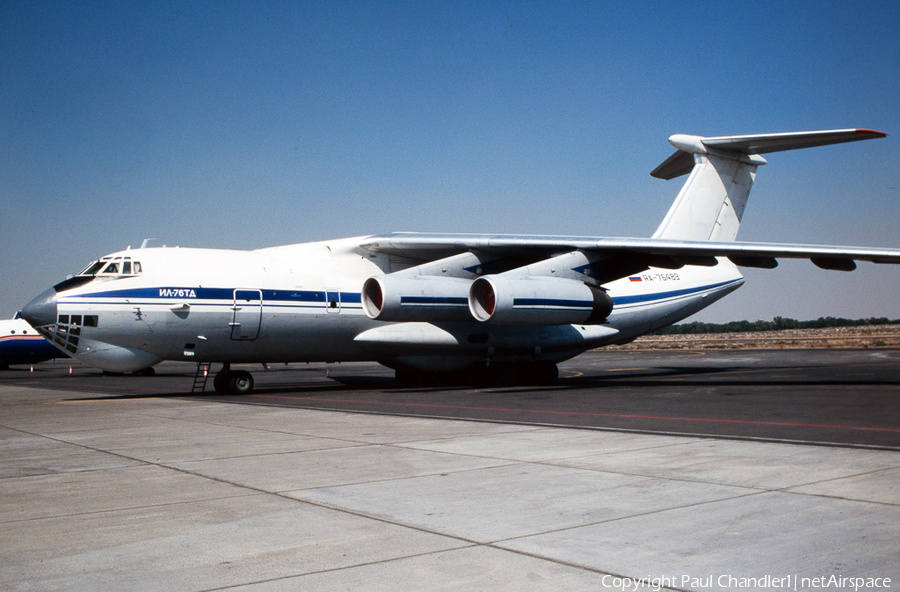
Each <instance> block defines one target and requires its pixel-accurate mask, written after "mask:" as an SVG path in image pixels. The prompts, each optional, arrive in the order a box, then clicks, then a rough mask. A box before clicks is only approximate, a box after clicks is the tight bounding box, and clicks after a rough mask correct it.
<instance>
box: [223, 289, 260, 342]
mask: <svg viewBox="0 0 900 592" xmlns="http://www.w3.org/2000/svg"><path fill="white" fill-rule="evenodd" d="M232 310H233V311H234V315H233V316H232V318H231V323H229V324H230V325H231V338H232V339H236V340H240V341H250V340H253V339H256V338H257V337H259V323H260V321H261V320H262V292H261V291H260V290H235V291H234V306H233V307H232Z"/></svg>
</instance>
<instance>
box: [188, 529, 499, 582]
mask: <svg viewBox="0 0 900 592" xmlns="http://www.w3.org/2000/svg"><path fill="white" fill-rule="evenodd" d="M442 536H443V535H442ZM483 546H485V545H481V544H478V543H474V544H470V545H463V546H461V547H453V548H451V549H442V550H439V551H428V552H427V553H413V554H411V555H404V556H402V557H391V558H389V559H381V560H379V561H366V562H362V563H355V564H353V565H345V566H342V567H333V568H330V569H319V570H314V571H309V572H304V573H299V574H291V575H286V576H279V577H277V578H266V579H262V580H253V581H250V582H242V583H239V584H230V585H228V586H222V587H216V588H206V589H205V590H203V591H202V592H217V591H219V590H233V589H234V588H241V587H244V586H253V585H257V584H269V583H272V582H282V581H285V580H292V579H295V578H305V577H308V576H315V575H320V574H326V573H337V572H341V571H345V570H348V569H359V568H361V567H369V566H371V565H383V564H386V563H395V562H397V561H406V560H408V559H414V558H416V557H428V556H430V555H441V554H443V553H456V552H458V551H462V550H464V549H474V548H478V547H483ZM502 550H503V551H507V552H513V553H514V551H508V550H506V549H502Z"/></svg>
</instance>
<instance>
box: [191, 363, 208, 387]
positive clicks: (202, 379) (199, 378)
mask: <svg viewBox="0 0 900 592" xmlns="http://www.w3.org/2000/svg"><path fill="white" fill-rule="evenodd" d="M210 365H211V364H210V363H209V362H200V363H199V364H197V373H196V374H194V386H192V387H191V392H192V393H196V392H197V391H200V392H201V393H202V392H204V391H205V390H206V381H207V380H209V367H210Z"/></svg>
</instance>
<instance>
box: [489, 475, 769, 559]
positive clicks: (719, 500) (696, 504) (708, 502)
mask: <svg viewBox="0 0 900 592" xmlns="http://www.w3.org/2000/svg"><path fill="white" fill-rule="evenodd" d="M660 480H663V481H675V479H663V478H660ZM771 493H778V492H774V491H768V490H760V491H751V492H749V493H743V494H741V495H734V496H727V497H721V498H717V499H712V500H704V501H699V502H693V503H689V504H682V505H678V506H669V507H666V508H658V509H656V510H648V511H646V512H637V513H635V514H629V515H628V516H618V517H616V518H607V519H605V520H597V521H594V522H585V523H584V524H577V525H574V526H565V527H562V528H554V529H550V530H546V531H544V532H539V533H532V534H525V535H518V536H514V537H509V538H506V539H499V540H496V541H491V542H490V543H489V544H491V545H500V544H501V543H507V542H510V541H518V540H521V539H528V538H531V537H537V536H543V535H546V534H556V533H560V532H566V531H569V530H578V529H580V528H587V527H591V526H598V525H600V524H610V523H612V522H621V521H623V520H631V519H632V518H643V517H645V516H653V515H656V514H664V513H666V512H672V511H676V510H684V509H685V508H695V507H699V506H707V505H711V504H719V503H722V502H729V501H733V500H737V499H743V498H747V497H753V496H757V495H769V494H771ZM499 548H501V549H502V548H504V547H499Z"/></svg>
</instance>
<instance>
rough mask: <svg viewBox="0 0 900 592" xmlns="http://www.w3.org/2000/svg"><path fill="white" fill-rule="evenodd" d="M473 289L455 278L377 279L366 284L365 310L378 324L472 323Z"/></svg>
mask: <svg viewBox="0 0 900 592" xmlns="http://www.w3.org/2000/svg"><path fill="white" fill-rule="evenodd" d="M471 285H472V280H467V279H462V278H454V277H437V276H425V275H423V276H413V277H403V276H393V275H382V276H375V277H371V278H369V279H368V280H366V283H365V284H363V289H362V307H363V310H364V311H365V313H366V315H367V316H368V317H369V318H370V319H375V320H378V321H398V322H400V321H426V322H427V321H471V320H472V314H471V313H470V312H469V300H468V297H469V286H471Z"/></svg>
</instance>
